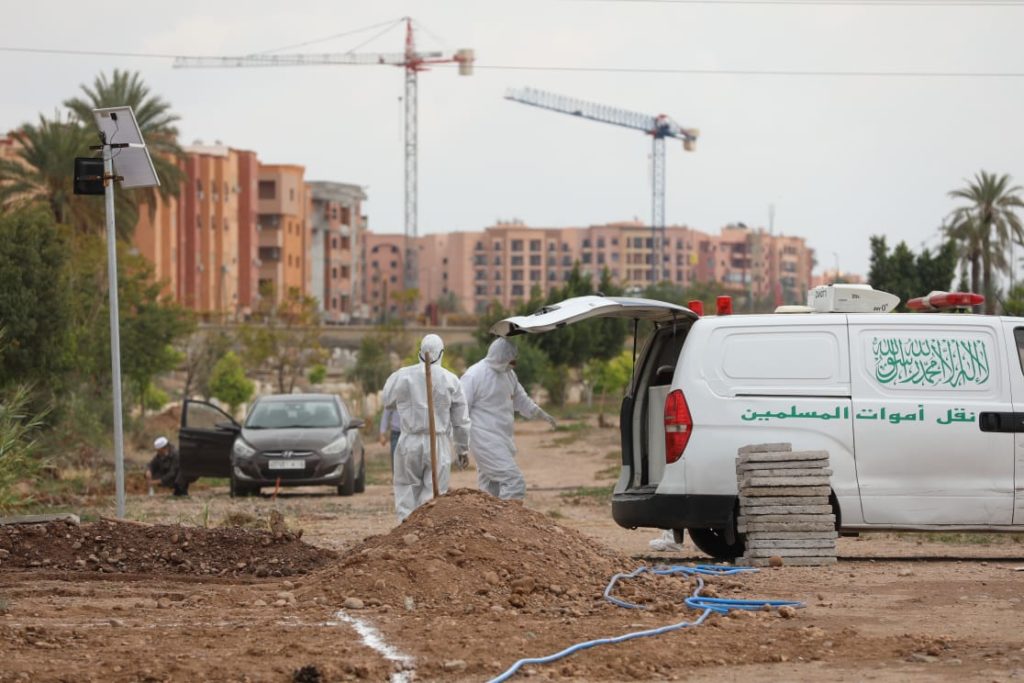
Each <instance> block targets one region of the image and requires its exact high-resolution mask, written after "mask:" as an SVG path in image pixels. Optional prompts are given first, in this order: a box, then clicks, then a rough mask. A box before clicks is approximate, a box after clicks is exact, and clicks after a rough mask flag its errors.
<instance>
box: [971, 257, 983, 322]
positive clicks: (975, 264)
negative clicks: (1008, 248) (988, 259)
mask: <svg viewBox="0 0 1024 683" xmlns="http://www.w3.org/2000/svg"><path fill="white" fill-rule="evenodd" d="M971 291H972V292H974V293H976V294H978V293H981V254H979V253H978V252H977V251H974V252H972V253H971ZM974 312H975V313H981V306H975V307H974Z"/></svg>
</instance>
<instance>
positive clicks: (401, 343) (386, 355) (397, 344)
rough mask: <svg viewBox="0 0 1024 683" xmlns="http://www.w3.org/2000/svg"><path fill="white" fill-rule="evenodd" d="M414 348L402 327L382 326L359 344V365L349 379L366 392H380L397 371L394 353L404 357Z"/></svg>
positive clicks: (356, 365) (398, 325)
mask: <svg viewBox="0 0 1024 683" xmlns="http://www.w3.org/2000/svg"><path fill="white" fill-rule="evenodd" d="M412 348H413V344H412V343H411V341H410V340H409V339H408V337H407V335H406V334H405V331H404V329H403V328H402V325H401V324H399V323H388V324H385V325H379V326H378V327H377V328H375V329H374V331H373V332H372V333H370V334H368V335H366V336H365V337H363V339H362V341H361V342H360V343H359V352H358V354H357V356H356V364H355V366H354V367H353V368H352V370H351V371H350V372H349V377H350V378H351V379H353V380H355V381H356V382H358V383H359V386H360V387H361V388H362V390H363V392H364V393H367V394H372V393H376V392H378V391H380V390H381V389H383V388H384V382H386V381H387V379H388V375H390V374H391V373H392V372H393V370H394V368H393V367H392V363H391V354H392V353H394V354H395V355H397V356H398V357H399V358H402V357H404V356H406V355H408V353H409V352H410V349H412ZM447 355H448V354H447V353H446V354H445V356H447Z"/></svg>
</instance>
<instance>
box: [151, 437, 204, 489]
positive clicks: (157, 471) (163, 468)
mask: <svg viewBox="0 0 1024 683" xmlns="http://www.w3.org/2000/svg"><path fill="white" fill-rule="evenodd" d="M153 448H155V449H156V454H155V455H154V456H153V459H152V460H150V461H149V465H147V466H146V484H147V485H148V486H150V487H152V486H153V485H154V484H159V485H160V486H165V487H167V488H170V489H173V490H174V495H175V496H179V497H181V496H187V495H188V485H189V484H190V483H192V482H193V481H195V478H188V477H185V476H184V474H183V473H182V471H181V458H180V457H179V456H178V449H177V448H175V447H174V446H172V445H171V442H170V441H168V440H167V438H166V437H163V436H161V437H157V439H156V441H154V442H153Z"/></svg>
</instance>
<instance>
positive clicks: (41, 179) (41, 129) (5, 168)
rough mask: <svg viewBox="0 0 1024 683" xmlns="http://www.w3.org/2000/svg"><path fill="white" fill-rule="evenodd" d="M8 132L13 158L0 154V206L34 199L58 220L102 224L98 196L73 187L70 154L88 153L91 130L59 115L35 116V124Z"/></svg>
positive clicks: (92, 136)
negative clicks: (13, 150)
mask: <svg viewBox="0 0 1024 683" xmlns="http://www.w3.org/2000/svg"><path fill="white" fill-rule="evenodd" d="M12 137H13V138H14V139H15V140H16V141H17V143H18V145H17V147H16V148H15V154H14V158H8V159H0V208H3V209H8V210H9V209H11V208H14V207H17V206H21V205H24V204H39V205H42V206H45V207H46V208H47V210H48V211H49V212H50V215H51V216H53V220H54V221H55V222H56V223H57V224H58V225H71V226H74V227H75V228H76V229H79V230H87V231H88V230H92V231H96V230H100V229H102V227H103V225H104V218H103V216H104V214H103V199H102V198H101V197H90V196H85V195H76V194H75V193H74V173H73V170H74V160H75V157H80V156H89V155H90V152H89V145H91V144H94V143H95V142H96V136H95V134H93V133H91V132H89V131H87V130H86V129H85V128H83V127H82V126H80V125H79V124H78V123H77V122H75V121H70V120H69V121H63V120H61V119H60V117H59V115H58V116H56V117H55V118H53V119H47V118H46V117H44V116H40V117H39V124H38V125H32V124H30V123H26V124H24V125H23V126H21V128H19V129H18V130H17V131H15V132H14V133H13V135H12Z"/></svg>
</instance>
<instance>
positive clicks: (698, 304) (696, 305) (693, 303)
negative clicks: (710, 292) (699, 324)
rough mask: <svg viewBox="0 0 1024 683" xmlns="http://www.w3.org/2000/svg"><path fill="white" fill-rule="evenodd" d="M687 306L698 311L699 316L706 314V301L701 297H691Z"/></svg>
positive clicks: (695, 311)
mask: <svg viewBox="0 0 1024 683" xmlns="http://www.w3.org/2000/svg"><path fill="white" fill-rule="evenodd" d="M686 307H687V308H689V309H690V310H691V311H693V312H694V313H696V314H697V317H698V318H699V317H702V316H703V315H704V302H703V301H701V300H700V299H690V300H689V301H688V302H687V303H686Z"/></svg>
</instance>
